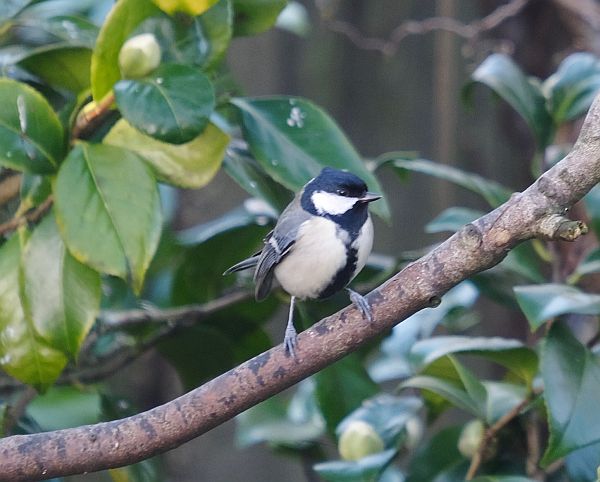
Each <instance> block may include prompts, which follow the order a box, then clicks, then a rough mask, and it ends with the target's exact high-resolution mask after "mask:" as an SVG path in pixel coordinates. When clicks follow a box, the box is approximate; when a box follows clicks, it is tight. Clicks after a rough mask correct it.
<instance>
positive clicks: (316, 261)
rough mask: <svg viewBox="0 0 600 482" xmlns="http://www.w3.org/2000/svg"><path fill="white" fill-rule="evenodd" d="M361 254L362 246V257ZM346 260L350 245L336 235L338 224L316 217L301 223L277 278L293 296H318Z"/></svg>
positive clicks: (280, 264) (278, 267)
mask: <svg viewBox="0 0 600 482" xmlns="http://www.w3.org/2000/svg"><path fill="white" fill-rule="evenodd" d="M363 229H364V227H363ZM361 232H362V231H361ZM372 238H373V228H372V226H371V242H372ZM368 251H370V246H369V250H368ZM366 255H367V256H368V252H367V253H366ZM360 256H361V254H360V250H359V255H358V257H359V261H360V259H361V258H360ZM365 261H366V256H365ZM345 264H346V247H345V245H344V243H343V242H342V241H341V240H340V239H339V238H338V236H337V235H336V224H335V223H334V222H333V221H331V220H329V219H326V218H322V217H314V218H312V219H310V220H308V221H305V222H304V223H303V224H302V225H301V226H300V229H299V231H298V237H297V239H296V243H295V244H294V246H293V248H292V250H291V251H290V253H289V254H288V255H287V256H286V257H285V258H284V259H283V261H281V263H279V264H278V265H277V266H276V268H275V278H277V281H279V283H280V284H281V287H282V288H283V289H284V290H285V291H287V292H288V293H289V294H291V295H292V296H297V297H298V298H316V297H317V296H318V295H319V293H320V292H321V291H322V290H323V289H324V288H325V287H326V286H327V285H329V283H330V282H331V280H332V278H333V276H334V275H335V273H337V272H338V271H339V270H340V269H341V268H342V267H343V266H344V265H345ZM362 266H364V262H363V265H362ZM362 266H361V268H362Z"/></svg>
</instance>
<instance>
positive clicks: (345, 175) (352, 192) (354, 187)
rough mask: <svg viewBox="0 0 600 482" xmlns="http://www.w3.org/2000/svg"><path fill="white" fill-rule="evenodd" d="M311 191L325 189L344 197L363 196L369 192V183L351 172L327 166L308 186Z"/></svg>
mask: <svg viewBox="0 0 600 482" xmlns="http://www.w3.org/2000/svg"><path fill="white" fill-rule="evenodd" d="M306 190H309V191H310V192H311V193H312V192H315V191H323V192H328V193H331V194H337V195H339V196H342V197H349V198H361V197H363V196H364V195H365V194H366V192H367V184H366V183H365V181H363V180H362V179H361V178H360V177H358V176H355V175H354V174H352V173H351V172H347V171H340V170H339V169H334V168H333V167H325V168H323V169H322V170H321V173H320V174H319V175H318V176H317V177H315V178H314V179H313V180H312V181H311V182H310V183H309V184H307V186H306Z"/></svg>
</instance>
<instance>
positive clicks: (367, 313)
mask: <svg viewBox="0 0 600 482" xmlns="http://www.w3.org/2000/svg"><path fill="white" fill-rule="evenodd" d="M346 291H348V294H349V295H350V301H352V303H354V306H356V307H357V308H358V309H359V310H360V312H361V313H362V315H363V318H366V319H367V320H368V321H370V322H372V321H373V311H372V310H371V306H370V305H369V302H368V301H367V299H366V298H365V297H364V296H362V295H361V294H359V293H357V292H356V291H354V290H351V289H350V288H346Z"/></svg>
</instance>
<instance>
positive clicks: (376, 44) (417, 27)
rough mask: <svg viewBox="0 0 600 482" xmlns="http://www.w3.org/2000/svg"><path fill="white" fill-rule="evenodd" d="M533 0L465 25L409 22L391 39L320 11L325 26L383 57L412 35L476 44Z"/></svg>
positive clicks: (514, 3)
mask: <svg viewBox="0 0 600 482" xmlns="http://www.w3.org/2000/svg"><path fill="white" fill-rule="evenodd" d="M529 1H530V0H512V1H510V2H509V3H507V4H505V5H501V6H500V7H498V8H497V9H496V10H494V11H493V12H492V13H490V14H489V15H487V16H486V17H483V18H482V19H480V20H475V21H473V22H471V23H462V22H460V21H459V20H456V19H454V18H450V17H430V18H426V19H424V20H407V21H405V22H402V23H401V24H400V25H398V26H397V27H396V28H395V29H394V30H393V31H392V33H391V35H390V36H389V38H387V39H384V38H378V37H367V36H365V35H364V34H363V33H362V32H361V31H360V30H358V29H357V28H356V27H355V26H354V25H351V24H349V23H347V22H344V21H343V20H337V19H334V18H331V15H330V13H329V12H325V11H324V10H323V9H321V16H322V18H323V20H324V23H325V25H326V26H327V27H328V28H329V29H330V30H331V31H333V32H336V33H339V34H341V35H344V36H345V37H346V38H347V39H348V40H350V41H351V42H352V43H353V44H354V45H356V46H357V47H358V48H360V49H363V50H376V51H378V52H381V53H382V54H383V55H387V56H391V55H394V54H395V53H396V51H397V50H398V47H399V46H400V44H401V43H402V41H403V40H404V39H405V38H406V37H408V36H409V35H424V34H427V33H430V32H434V31H438V30H442V31H445V32H450V33H453V34H455V35H458V36H459V37H462V38H464V39H466V40H468V41H469V42H473V41H474V40H475V39H477V38H478V37H479V36H481V35H482V34H484V33H485V32H488V31H490V30H493V29H495V28H496V27H498V26H499V25H500V24H501V23H502V22H504V21H505V20H507V19H509V18H511V17H514V16H516V15H518V14H519V13H520V12H521V11H522V10H523V9H524V8H525V7H526V6H527V4H528V3H529Z"/></svg>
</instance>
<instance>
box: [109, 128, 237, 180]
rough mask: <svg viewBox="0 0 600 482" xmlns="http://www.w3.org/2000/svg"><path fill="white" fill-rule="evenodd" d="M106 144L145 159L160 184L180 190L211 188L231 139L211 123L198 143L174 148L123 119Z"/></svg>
mask: <svg viewBox="0 0 600 482" xmlns="http://www.w3.org/2000/svg"><path fill="white" fill-rule="evenodd" d="M103 142H104V143H105V144H110V145H113V146H118V147H123V148H124V149H129V150H131V151H134V152H136V153H137V154H139V155H140V156H142V157H143V158H144V159H145V160H146V161H148V163H149V164H150V166H152V169H153V170H154V174H155V175H156V177H157V178H158V179H159V180H161V181H164V182H167V183H169V184H173V185H175V186H178V187H185V188H200V187H202V186H205V185H206V184H208V183H209V182H210V181H211V180H212V178H213V177H214V176H215V174H216V173H217V171H218V170H219V168H220V167H221V162H222V161H223V157H224V156H225V149H226V148H227V144H228V143H229V136H228V135H227V134H225V133H224V132H223V131H222V130H220V129H219V128H218V127H216V126H215V125H214V124H212V123H209V124H208V125H207V126H206V128H205V129H204V131H203V132H202V133H201V134H200V135H199V136H197V137H196V138H195V139H192V140H191V141H189V142H186V143H185V144H180V145H173V144H167V143H165V142H160V141H158V140H156V139H153V138H151V137H149V136H146V135H144V134H142V133H141V132H139V131H138V130H136V129H134V128H133V127H132V126H131V125H129V124H128V123H127V121H125V120H124V119H121V120H119V121H118V122H117V123H116V124H115V125H114V126H113V128H112V129H111V130H110V132H109V133H108V134H107V135H106V136H105V137H104V140H103Z"/></svg>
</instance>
